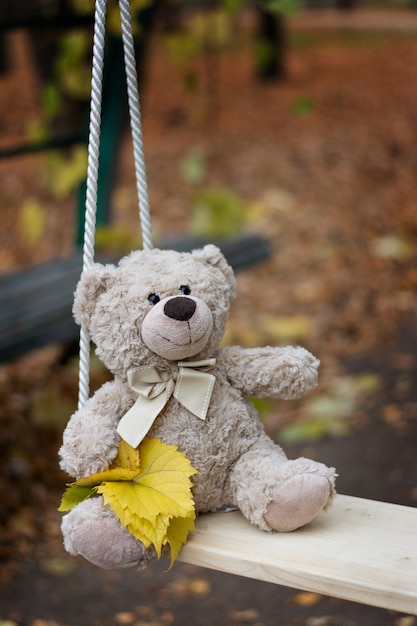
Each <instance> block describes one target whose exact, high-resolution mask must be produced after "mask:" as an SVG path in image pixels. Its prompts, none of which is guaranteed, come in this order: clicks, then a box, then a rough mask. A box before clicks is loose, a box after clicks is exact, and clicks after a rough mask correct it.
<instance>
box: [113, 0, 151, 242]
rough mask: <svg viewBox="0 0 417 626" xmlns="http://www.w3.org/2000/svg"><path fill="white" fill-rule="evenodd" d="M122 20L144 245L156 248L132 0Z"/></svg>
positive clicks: (125, 0) (122, 1) (125, 3)
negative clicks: (144, 141) (131, 10)
mask: <svg viewBox="0 0 417 626" xmlns="http://www.w3.org/2000/svg"><path fill="white" fill-rule="evenodd" d="M119 5H120V17H121V22H122V38H123V50H124V58H125V68H126V81H127V93H128V100H129V112H130V125H131V129H132V138H133V158H134V163H135V173H136V186H137V193H138V198H139V215H140V223H141V229H142V240H143V247H144V248H145V249H147V250H150V249H152V248H153V244H152V229H151V220H150V210H149V197H148V187H147V178H146V169H145V156H144V150H143V138H142V123H141V115H140V104H139V91H138V79H137V73H136V60H135V46H134V41H133V33H132V18H131V14H130V5H129V0H119Z"/></svg>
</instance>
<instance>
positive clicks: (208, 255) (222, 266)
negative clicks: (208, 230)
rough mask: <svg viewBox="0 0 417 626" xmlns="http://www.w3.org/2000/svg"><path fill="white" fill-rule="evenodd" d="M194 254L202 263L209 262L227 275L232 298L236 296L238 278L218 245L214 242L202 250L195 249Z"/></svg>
mask: <svg viewBox="0 0 417 626" xmlns="http://www.w3.org/2000/svg"><path fill="white" fill-rule="evenodd" d="M192 256H193V257H194V258H195V259H197V261H201V262H202V263H208V264H209V265H212V266H213V267H216V268H217V269H219V270H220V271H221V272H222V274H223V275H224V276H225V278H226V280H227V282H228V284H229V288H230V299H232V298H234V297H235V292H236V279H235V275H234V273H233V270H232V268H231V267H230V265H229V264H228V262H227V261H226V259H225V258H224V256H223V254H222V253H221V251H220V250H219V248H218V247H217V246H214V245H213V244H208V245H206V246H204V248H201V249H200V250H194V251H193V252H192Z"/></svg>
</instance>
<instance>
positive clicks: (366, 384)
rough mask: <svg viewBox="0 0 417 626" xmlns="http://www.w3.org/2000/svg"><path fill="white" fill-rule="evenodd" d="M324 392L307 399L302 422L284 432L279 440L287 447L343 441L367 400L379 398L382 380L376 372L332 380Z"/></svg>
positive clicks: (286, 428) (329, 379) (324, 386)
mask: <svg viewBox="0 0 417 626" xmlns="http://www.w3.org/2000/svg"><path fill="white" fill-rule="evenodd" d="M321 387H323V388H324V392H323V393H320V394H315V395H313V396H312V397H310V398H306V399H305V400H304V401H303V404H302V410H301V412H300V417H299V419H296V420H295V421H293V422H292V423H290V424H288V425H287V426H284V427H283V428H281V430H280V432H279V434H278V438H279V440H280V442H282V443H285V444H293V443H299V442H314V441H317V440H319V439H322V438H323V437H325V436H332V437H343V436H346V435H348V434H349V433H350V432H351V430H352V428H353V426H354V418H355V414H356V412H357V411H358V408H359V406H360V403H361V402H362V401H363V399H364V398H365V397H369V396H372V395H374V394H376V393H377V392H378V391H379V389H380V387H381V380H380V378H379V376H378V375H377V374H375V373H374V372H362V373H361V374H358V375H357V376H347V375H345V376H343V375H337V376H330V377H329V378H327V380H326V375H325V380H324V381H323V384H322V385H321Z"/></svg>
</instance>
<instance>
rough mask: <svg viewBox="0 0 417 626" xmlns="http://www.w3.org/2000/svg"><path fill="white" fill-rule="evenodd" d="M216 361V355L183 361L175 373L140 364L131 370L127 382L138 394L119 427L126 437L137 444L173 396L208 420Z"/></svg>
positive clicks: (133, 444) (194, 412) (202, 418)
mask: <svg viewBox="0 0 417 626" xmlns="http://www.w3.org/2000/svg"><path fill="white" fill-rule="evenodd" d="M215 364H216V359H214V358H211V359H205V360H202V361H180V362H179V363H178V372H176V373H175V374H174V375H172V373H171V372H168V371H166V370H161V369H159V368H157V367H147V366H140V367H135V368H133V369H131V370H129V371H128V373H127V382H128V384H129V387H130V388H131V389H133V391H135V392H136V393H137V394H138V398H137V400H136V402H135V404H134V405H133V406H132V407H131V408H130V409H129V411H128V412H127V413H125V415H124V416H123V417H122V419H121V420H120V422H119V425H118V427H117V432H118V433H119V435H120V436H121V437H122V439H124V440H125V441H126V442H127V443H128V444H129V445H131V446H132V447H133V448H136V447H137V446H138V445H139V444H140V442H141V441H142V440H143V438H144V437H145V435H146V434H147V433H148V432H149V430H150V428H151V426H152V424H153V423H154V421H155V420H156V418H157V417H158V415H159V414H160V413H161V411H162V410H163V408H164V407H165V406H166V404H167V402H168V400H169V399H170V398H171V396H174V398H176V400H178V402H180V403H181V404H182V405H183V406H184V407H185V408H186V409H188V410H189V411H190V412H191V413H193V415H195V416H196V417H198V418H199V419H201V420H203V421H204V420H205V419H206V415H207V410H208V407H209V404H210V400H211V394H212V392H213V387H214V383H215V381H216V377H215V376H214V375H213V374H210V373H209V370H211V369H213V367H214V366H215Z"/></svg>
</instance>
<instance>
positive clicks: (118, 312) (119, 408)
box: [59, 244, 336, 569]
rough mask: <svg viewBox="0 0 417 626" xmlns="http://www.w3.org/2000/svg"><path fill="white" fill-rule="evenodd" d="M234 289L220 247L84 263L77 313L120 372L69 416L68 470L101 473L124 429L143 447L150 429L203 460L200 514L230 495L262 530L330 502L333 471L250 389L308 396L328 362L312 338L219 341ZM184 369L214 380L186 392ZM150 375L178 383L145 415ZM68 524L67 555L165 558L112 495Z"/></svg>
mask: <svg viewBox="0 0 417 626" xmlns="http://www.w3.org/2000/svg"><path fill="white" fill-rule="evenodd" d="M235 289H236V281H235V277H234V273H233V270H232V268H231V267H230V266H229V265H228V263H227V261H226V259H225V257H224V256H223V254H222V253H221V251H220V250H219V249H218V248H217V247H216V246H214V245H211V244H209V245H206V246H204V247H203V248H201V249H197V250H194V251H192V252H177V251H173V250H160V249H151V250H138V251H134V252H131V253H130V254H129V255H127V256H126V257H124V258H123V259H122V260H121V261H120V262H119V263H118V265H111V264H108V265H102V264H99V263H94V264H93V265H92V266H91V267H90V268H89V269H87V270H85V271H84V272H83V273H82V275H81V278H80V281H79V283H78V286H77V288H76V292H75V298H74V316H75V319H76V321H77V323H78V324H80V325H81V326H82V327H83V328H85V329H87V330H88V332H89V333H90V336H91V338H92V341H93V342H94V344H95V346H96V353H97V355H98V357H99V358H100V359H101V360H102V362H103V363H104V364H105V366H106V367H107V368H108V370H109V371H110V372H111V373H112V375H113V377H114V378H113V379H112V380H111V381H109V382H106V383H105V384H104V385H103V386H102V387H101V388H99V389H98V391H96V392H95V394H94V395H93V396H92V397H91V398H90V399H89V400H88V401H87V402H86V404H85V405H84V406H83V407H82V408H80V409H78V411H76V412H75V413H74V414H73V415H72V417H71V418H70V420H69V422H68V424H67V426H66V428H65V431H64V435H63V443H62V446H61V448H60V451H59V454H60V465H61V468H62V469H63V470H64V471H65V472H67V473H68V474H69V475H70V476H72V477H75V478H76V479H78V478H80V477H84V476H88V475H90V474H93V473H95V472H100V471H103V470H105V469H106V468H108V467H109V465H110V464H111V462H112V460H113V459H114V458H115V457H116V454H117V451H118V447H119V444H120V440H121V438H123V439H126V440H127V441H128V443H129V444H130V445H132V446H133V447H135V446H137V445H138V444H139V443H140V441H142V439H143V437H145V436H147V437H152V438H159V439H160V440H161V441H162V442H164V443H166V444H168V445H174V446H177V448H178V450H180V451H181V452H183V453H184V454H185V455H186V456H187V458H188V459H189V460H190V462H191V463H192V466H193V468H195V469H196V470H197V472H196V474H195V475H194V476H193V478H192V496H193V499H194V504H195V511H196V514H199V513H203V512H212V511H218V510H220V509H221V508H222V507H224V506H225V505H232V506H234V507H236V508H238V509H240V511H241V512H242V514H243V515H244V516H245V518H247V520H249V522H250V523H251V524H254V525H256V526H257V527H259V528H260V529H262V530H264V531H275V532H290V531H293V530H296V529H298V528H300V527H302V526H304V525H305V524H307V523H309V522H310V521H311V520H312V519H313V518H314V517H316V516H317V514H318V513H320V512H321V511H323V510H325V509H327V507H328V506H329V504H330V503H331V501H332V498H333V496H334V494H335V477H336V472H335V469H334V468H331V467H327V466H325V465H324V464H322V463H320V462H316V461H313V460H310V459H307V458H297V459H294V460H289V459H288V458H287V456H286V454H285V452H284V451H283V449H282V448H281V447H280V446H279V445H278V444H276V443H275V442H274V441H272V439H271V438H270V437H269V436H268V435H267V434H266V433H265V430H264V428H263V425H262V423H261V420H260V419H259V416H258V414H257V412H256V410H255V408H254V405H253V403H252V402H250V400H249V399H248V398H249V397H250V396H253V397H269V398H284V399H295V398H299V397H301V396H303V395H304V394H305V393H307V392H308V391H310V390H311V389H313V388H314V387H315V386H316V384H317V378H318V366H319V361H318V359H316V358H315V357H314V356H313V355H311V354H310V353H309V352H308V351H307V350H305V349H304V348H302V347H294V346H283V347H261V348H242V347H240V346H225V347H221V341H222V338H223V335H224V332H225V325H226V320H227V318H228V314H229V309H230V303H231V300H232V299H233V298H234V296H235ZM259 296H260V297H266V296H265V295H264V296H262V294H259ZM187 366H188V369H190V370H194V371H196V372H197V376H198V375H199V374H198V371H199V369H200V370H201V371H202V372H203V377H204V376H206V377H207V376H208V378H207V380H204V381H203V383H202V385H203V387H202V390H200V391H197V392H196V391H195V390H194V391H193V392H192V393H191V394H188V400H187V398H186V396H187V393H184V394H183V395H184V397H185V400H184V399H182V398H181V389H180V390H179V391H178V387H180V388H181V385H182V383H183V380H182V375H183V372H184V370H185V369H186V368H187ZM204 370H209V373H208V374H204ZM143 371H145V372H146V373H148V374H149V373H152V375H155V376H156V379H155V380H153V379H152V377H151V378H150V379H149V380H147V381H145V383H146V384H145V386H147V388H148V390H149V389H151V388H152V389H153V388H154V387H155V386H156V387H157V386H158V384H159V385H161V384H162V386H163V387H164V388H165V389H166V386H167V385H170V386H171V392H170V394H168V396H169V397H167V398H165V401H164V402H165V404H164V405H163V406H162V405H161V407H159V408H158V409H157V410H156V411H154V410H151V412H150V413H149V412H148V413H149V414H146V415H145V416H144V415H142V414H141V411H140V407H139V413H138V411H137V410H136V405H137V402H138V384H139V383H137V381H136V383H135V378H136V377H137V376H138V373H141V372H142V373H143ZM145 378H146V377H145ZM151 379H152V380H151ZM186 386H187V385H186V384H185V387H186ZM182 391H185V392H186V391H187V389H186V388H185V389H182ZM193 403H194V404H196V405H197V406H193ZM145 413H146V412H145ZM62 532H63V537H64V546H65V548H66V550H67V551H68V552H69V553H70V554H73V555H78V554H80V555H82V556H83V557H84V558H86V559H87V560H89V561H90V562H91V563H93V564H95V565H97V566H99V567H102V568H105V569H122V568H126V567H135V568H138V569H143V568H144V567H146V566H147V565H148V563H149V562H150V561H152V560H154V559H155V558H156V554H155V550H154V548H153V546H150V547H148V548H145V546H144V545H143V543H142V542H140V541H138V540H137V539H136V538H135V537H134V536H133V535H132V534H131V533H130V532H129V531H128V530H127V529H126V528H124V527H122V525H121V523H120V521H119V519H117V517H116V516H115V514H114V513H113V511H112V510H111V509H110V508H109V507H108V506H106V505H105V504H104V502H103V499H102V496H98V497H94V498H89V499H86V500H85V501H83V502H80V503H79V504H78V505H77V506H75V507H74V508H73V509H72V510H71V511H70V512H69V513H67V514H66V515H65V516H63V519H62Z"/></svg>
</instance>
